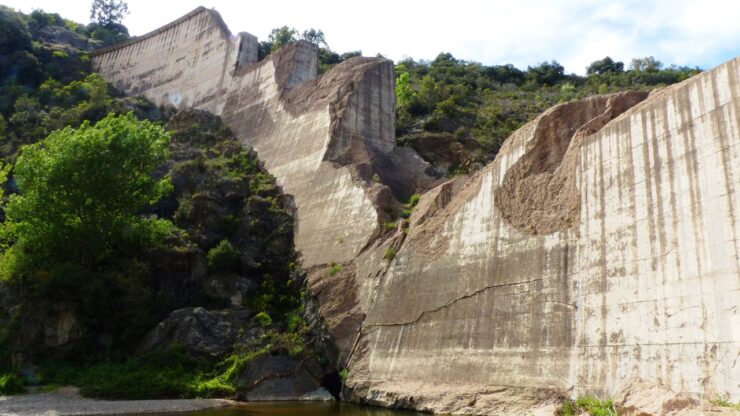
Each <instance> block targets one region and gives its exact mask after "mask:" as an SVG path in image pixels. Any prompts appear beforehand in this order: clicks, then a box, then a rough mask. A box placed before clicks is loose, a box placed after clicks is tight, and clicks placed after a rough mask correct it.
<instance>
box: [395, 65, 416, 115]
mask: <svg viewBox="0 0 740 416" xmlns="http://www.w3.org/2000/svg"><path fill="white" fill-rule="evenodd" d="M399 67H400V65H399V66H398V67H396V68H397V70H398V68H399ZM398 72H399V74H398V77H396V102H397V103H398V107H400V108H405V107H407V106H408V105H409V103H411V100H412V99H413V98H414V90H413V89H411V81H410V78H409V73H408V72H406V71H398Z"/></svg>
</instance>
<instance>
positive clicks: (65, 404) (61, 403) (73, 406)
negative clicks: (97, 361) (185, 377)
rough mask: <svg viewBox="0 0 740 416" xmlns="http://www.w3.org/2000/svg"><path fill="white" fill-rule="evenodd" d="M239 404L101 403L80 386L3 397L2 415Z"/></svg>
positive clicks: (60, 415)
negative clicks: (80, 389) (85, 394)
mask: <svg viewBox="0 0 740 416" xmlns="http://www.w3.org/2000/svg"><path fill="white" fill-rule="evenodd" d="M235 404H237V402H235V401H233V400H228V399H166V400H99V399H90V398H86V397H82V396H81V395H80V393H79V389H78V388H76V387H60V388H58V389H56V390H54V391H51V392H47V393H26V394H19V395H15V396H0V416H93V415H100V416H102V415H131V414H157V413H177V412H188V411H196V410H204V409H213V408H218V407H226V406H232V405H235Z"/></svg>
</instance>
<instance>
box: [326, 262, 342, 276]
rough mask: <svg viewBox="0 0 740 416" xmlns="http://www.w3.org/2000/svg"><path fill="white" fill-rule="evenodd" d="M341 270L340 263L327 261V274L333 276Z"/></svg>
mask: <svg viewBox="0 0 740 416" xmlns="http://www.w3.org/2000/svg"><path fill="white" fill-rule="evenodd" d="M341 270H342V265H341V264H337V263H334V262H332V263H329V276H334V275H335V274H337V273H339V272H340V271H341Z"/></svg>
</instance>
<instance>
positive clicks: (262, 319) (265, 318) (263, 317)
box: [254, 312, 272, 326]
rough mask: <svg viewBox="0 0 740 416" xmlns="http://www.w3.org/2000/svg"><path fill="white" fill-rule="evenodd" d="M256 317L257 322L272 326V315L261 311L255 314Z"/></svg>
mask: <svg viewBox="0 0 740 416" xmlns="http://www.w3.org/2000/svg"><path fill="white" fill-rule="evenodd" d="M254 319H256V320H257V323H258V324H260V325H262V326H270V325H272V318H270V315H268V314H266V313H264V312H260V313H258V314H257V315H255V317H254Z"/></svg>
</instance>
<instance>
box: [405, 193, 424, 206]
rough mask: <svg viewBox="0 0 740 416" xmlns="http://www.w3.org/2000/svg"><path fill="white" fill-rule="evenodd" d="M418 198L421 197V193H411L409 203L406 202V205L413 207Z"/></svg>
mask: <svg viewBox="0 0 740 416" xmlns="http://www.w3.org/2000/svg"><path fill="white" fill-rule="evenodd" d="M420 199H421V195H419V194H413V195H411V197H410V198H409V203H408V205H409V206H410V207H411V208H413V207H415V206H416V205H417V204H418V203H419V200H420Z"/></svg>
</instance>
